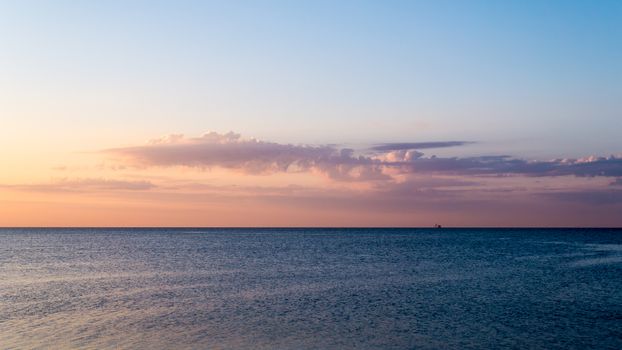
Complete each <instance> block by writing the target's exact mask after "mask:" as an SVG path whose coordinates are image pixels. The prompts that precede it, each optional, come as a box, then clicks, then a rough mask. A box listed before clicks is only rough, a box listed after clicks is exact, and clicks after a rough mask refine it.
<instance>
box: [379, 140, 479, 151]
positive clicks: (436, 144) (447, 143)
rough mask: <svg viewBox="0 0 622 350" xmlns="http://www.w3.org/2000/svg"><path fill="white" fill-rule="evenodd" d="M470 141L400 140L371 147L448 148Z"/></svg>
mask: <svg viewBox="0 0 622 350" xmlns="http://www.w3.org/2000/svg"><path fill="white" fill-rule="evenodd" d="M471 143H474V142H468V141H439V142H398V143H382V144H378V145H374V146H373V147H371V149H372V150H374V151H398V150H421V149H431V148H447V147H456V146H463V145H467V144H471Z"/></svg>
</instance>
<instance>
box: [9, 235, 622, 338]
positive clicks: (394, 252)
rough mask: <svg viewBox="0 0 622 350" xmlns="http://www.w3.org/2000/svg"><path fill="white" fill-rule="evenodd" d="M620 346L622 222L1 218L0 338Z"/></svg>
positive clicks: (621, 316) (621, 333) (621, 318)
mask: <svg viewBox="0 0 622 350" xmlns="http://www.w3.org/2000/svg"><path fill="white" fill-rule="evenodd" d="M37 347H38V348H45V349H47V348H83V349H90V348H92V349H106V348H109V349H118V348H121V349H170V348H175V349H354V348H356V349H484V348H486V349H488V348H495V349H500V348H521V349H524V348H530V349H586V348H593V349H621V348H622V230H606V229H602V230H595V229H589V230H588V229H557V230H539V229H527V230H514V229H507V230H502V229H486V230H483V229H441V230H437V229H429V230H428V229H0V348H3V349H4V348H8V349H22V348H37Z"/></svg>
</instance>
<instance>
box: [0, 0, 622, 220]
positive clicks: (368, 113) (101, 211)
mask: <svg viewBox="0 0 622 350" xmlns="http://www.w3.org/2000/svg"><path fill="white" fill-rule="evenodd" d="M0 130H1V131H2V135H1V137H0V162H1V163H0V164H1V169H2V171H0V226H424V227H427V226H432V225H434V224H437V223H438V224H443V225H445V226H622V215H621V213H622V138H621V137H620V134H621V132H622V2H620V1H615V0H612V1H607V0H601V1H571V0H566V1H561V0H560V1H555V0H549V1H527V0H523V1H511V0H509V1H476V0H466V1H457V0H454V1H444V0H438V1H362V0H360V1H347V0H344V1H29V0H24V1H6V0H0Z"/></svg>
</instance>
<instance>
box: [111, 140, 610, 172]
mask: <svg viewBox="0 0 622 350" xmlns="http://www.w3.org/2000/svg"><path fill="white" fill-rule="evenodd" d="M467 143H468V142H464V141H447V142H412V143H386V144H382V145H375V146H373V147H371V148H370V149H368V150H366V151H367V153H365V154H359V155H357V154H356V152H355V150H353V149H349V148H341V149H340V148H337V147H334V146H329V145H324V146H313V145H293V144H280V143H275V142H267V141H261V140H257V139H252V138H250V139H246V138H242V137H241V136H240V135H239V134H236V133H233V132H230V133H226V134H219V133H215V132H210V133H207V134H205V135H203V136H201V137H197V138H186V137H184V136H183V135H171V136H167V137H165V138H162V139H157V140H152V141H151V142H149V143H148V144H145V145H142V146H134V147H124V148H113V149H108V150H105V151H104V152H105V153H107V154H109V155H114V156H117V157H120V158H121V159H122V160H123V161H124V162H128V163H130V164H132V165H138V166H162V167H167V166H188V167H200V168H211V167H222V168H227V169H236V170H240V171H243V172H245V173H248V174H270V173H274V172H301V171H316V172H320V173H323V174H325V175H327V176H329V177H330V178H332V179H334V180H340V181H371V180H391V179H392V177H391V176H390V175H389V173H391V174H426V173H433V174H447V175H470V176H508V175H522V176H534V177H537V176H547V177H550V176H579V177H596V176H602V177H622V157H616V156H609V157H597V156H590V157H586V158H578V159H553V160H547V161H530V160H526V159H520V158H513V157H510V156H507V155H491V156H479V157H462V158H460V157H436V156H426V155H425V154H424V153H423V152H420V151H419V150H421V149H429V148H439V147H456V146H461V145H465V144H467ZM617 181H618V180H616V182H617Z"/></svg>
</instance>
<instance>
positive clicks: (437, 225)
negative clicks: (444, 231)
mask: <svg viewBox="0 0 622 350" xmlns="http://www.w3.org/2000/svg"><path fill="white" fill-rule="evenodd" d="M434 228H443V226H441V225H439V224H436V225H434Z"/></svg>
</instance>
